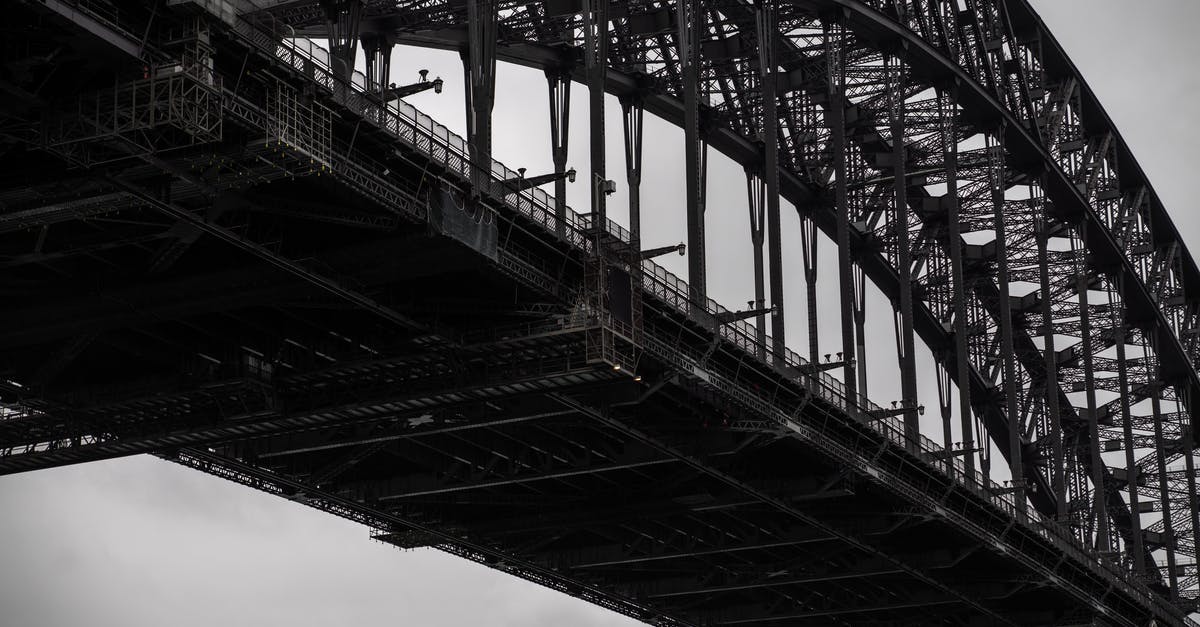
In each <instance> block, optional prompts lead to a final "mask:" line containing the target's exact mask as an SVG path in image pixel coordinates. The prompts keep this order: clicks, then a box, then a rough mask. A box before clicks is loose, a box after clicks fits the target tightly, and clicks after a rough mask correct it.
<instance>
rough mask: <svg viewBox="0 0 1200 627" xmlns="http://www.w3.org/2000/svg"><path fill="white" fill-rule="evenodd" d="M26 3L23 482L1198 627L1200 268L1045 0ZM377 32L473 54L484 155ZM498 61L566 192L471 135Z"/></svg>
mask: <svg viewBox="0 0 1200 627" xmlns="http://www.w3.org/2000/svg"><path fill="white" fill-rule="evenodd" d="M4 15H5V25H4V26H3V27H2V28H3V44H0V54H2V55H3V58H2V61H3V64H2V66H0V162H2V164H3V168H0V251H2V252H0V265H2V266H3V267H4V277H3V279H0V286H2V289H3V291H4V294H5V307H4V309H3V311H0V321H2V322H3V324H0V350H2V353H0V355H2V356H3V359H2V360H0V368H3V373H2V376H0V397H2V398H3V406H2V409H0V473H6V474H7V473H17V472H25V471H31V470H36V469H41V468H49V467H54V466H60V465H65V464H76V463H83V462H87V461H93V460H101V459H108V458H114V457H119V456H126V455H134V454H140V453H150V454H154V455H157V456H159V457H162V458H164V459H168V460H171V461H173V462H176V463H179V464H182V465H184V466H188V467H191V468H195V469H197V470H200V471H203V472H206V473H210V474H213V475H216V476H219V477H223V478H225V479H228V480H230V481H235V482H238V483H241V484H244V485H246V486H249V487H252V488H255V489H258V490H263V491H266V492H268V493H272V494H276V495H279V496H281V497H283V498H287V499H291V500H294V501H297V502H301V503H304V504H306V505H309V506H311V507H314V508H318V509H320V510H324V511H327V512H329V513H331V514H334V515H337V516H342V517H345V518H348V519H351V520H355V521H359V522H361V523H362V524H364V525H367V526H368V527H370V528H371V529H372V530H373V537H374V538H376V539H378V540H381V541H383V542H386V543H389V544H393V545H396V546H400V547H423V546H429V547H436V548H438V549H441V550H443V551H446V552H449V553H452V554H455V555H459V556H462V557H464V558H467V559H471V560H475V561H477V562H480V563H483V564H486V565H488V566H490V567H492V568H495V569H498V570H501V571H504V572H506V573H509V574H511V575H514V576H517V577H522V578H525V579H528V580H531V581H534V582H536V583H539V584H541V585H544V586H548V587H550V588H553V589H555V590H559V591H562V592H564V593H566V594H570V595H573V596H576V597H579V598H581V599H584V600H587V601H589V602H592V603H595V604H599V605H601V606H603V607H607V608H609V609H611V610H613V611H616V612H620V613H623V614H626V615H629V616H632V617H635V618H638V619H640V620H643V621H645V622H648V623H652V624H659V625H732V624H772V623H785V624H1015V625H1034V624H1047V625H1049V624H1055V625H1063V624H1072V625H1074V624H1104V625H1110V624H1111V625H1148V624H1159V625H1162V624H1184V623H1186V622H1187V621H1188V619H1187V618H1186V617H1187V615H1188V613H1190V612H1193V611H1195V610H1196V604H1197V596H1198V593H1200V586H1198V583H1197V566H1196V544H1195V530H1196V529H1197V528H1198V527H1200V518H1198V510H1197V503H1196V498H1195V494H1196V469H1195V467H1194V466H1195V459H1194V457H1195V455H1194V454H1195V449H1196V448H1197V444H1196V441H1195V438H1194V428H1193V426H1194V424H1195V418H1194V417H1195V416H1196V413H1195V407H1194V403H1195V402H1197V399H1200V396H1198V394H1197V392H1198V391H1200V379H1198V378H1197V369H1196V363H1197V361H1198V359H1200V336H1198V329H1200V272H1198V271H1197V266H1196V264H1195V262H1194V261H1193V259H1192V257H1191V256H1190V254H1189V253H1188V251H1187V249H1186V247H1185V246H1184V244H1183V242H1182V241H1181V239H1180V236H1179V233H1178V231H1177V230H1176V228H1175V226H1174V225H1173V224H1172V222H1171V220H1170V218H1169V217H1168V212H1167V210H1166V208H1164V207H1163V205H1162V204H1161V202H1160V201H1159V199H1158V197H1157V196H1156V195H1155V193H1154V191H1153V190H1152V189H1151V188H1150V186H1149V184H1148V182H1147V180H1146V177H1145V175H1144V173H1143V172H1142V171H1141V169H1140V168H1139V167H1138V164H1137V162H1136V161H1135V160H1134V158H1133V156H1132V155H1131V153H1130V151H1129V149H1128V147H1127V146H1126V144H1125V143H1124V142H1123V141H1122V139H1121V136H1120V135H1119V133H1118V132H1117V130H1116V129H1115V128H1114V127H1113V124H1112V122H1111V120H1110V119H1109V118H1108V117H1107V115H1106V114H1105V113H1104V110H1103V109H1102V108H1101V106H1100V104H1099V103H1098V102H1097V100H1096V97H1095V95H1094V94H1093V93H1092V92H1091V90H1090V89H1089V88H1088V86H1087V85H1086V84H1085V83H1084V81H1083V80H1082V79H1081V78H1080V75H1079V72H1078V71H1077V70H1076V69H1075V67H1074V66H1073V65H1072V63H1071V62H1070V60H1069V59H1068V58H1067V57H1066V55H1065V54H1064V53H1063V50H1062V49H1061V47H1060V46H1059V45H1058V44H1057V43H1056V42H1055V40H1054V38H1053V37H1052V36H1051V34H1050V33H1049V32H1048V31H1047V29H1046V27H1045V25H1044V24H1043V23H1042V22H1041V20H1040V19H1039V18H1038V16H1037V15H1036V14H1035V13H1034V11H1033V10H1032V9H1031V7H1030V6H1029V4H1028V2H1027V1H1026V0H755V1H753V2H752V1H750V0H704V1H700V0H634V1H631V2H621V3H607V2H603V1H598V0H541V1H529V2H510V1H508V0H448V1H442V0H322V1H320V2H317V1H312V0H293V1H283V2H276V1H270V0H257V1H255V2H251V1H250V0H243V1H240V2H238V1H234V0H159V1H157V2H150V3H135V2H120V1H117V0H27V1H23V2H17V1H14V0H9V1H7V2H5V5H4ZM318 44H324V45H318ZM396 44H404V45H418V46H427V47H434V48H440V49H445V50H452V51H453V50H456V51H459V52H460V53H461V56H462V60H463V67H464V70H465V85H466V86H467V89H466V93H467V98H466V103H465V106H466V113H467V119H468V129H469V132H468V133H467V137H466V138H462V137H459V136H458V135H456V134H454V133H451V132H449V131H448V130H447V129H446V128H445V127H444V126H442V125H441V124H439V123H438V122H437V121H435V120H433V119H431V118H430V117H428V116H427V115H425V114H423V113H421V112H420V111H418V110H417V109H415V108H414V107H413V106H411V105H410V104H409V103H408V102H406V101H405V100H404V98H406V97H409V96H412V95H414V94H417V93H420V92H424V91H428V90H436V91H440V90H441V86H442V83H441V82H440V80H428V79H427V78H426V77H424V76H422V78H421V80H420V81H418V82H414V83H411V84H406V85H399V86H397V85H396V84H395V83H393V82H392V73H391V68H390V65H391V58H392V54H391V53H392V49H393V46H394V45H396ZM360 49H361V54H362V55H363V56H364V57H365V68H366V72H365V73H360V72H356V71H355V70H354V68H355V60H356V57H357V55H358V54H359V50H360ZM498 61H503V62H509V63H517V64H521V65H525V66H530V67H534V68H539V69H544V70H545V74H546V77H547V83H548V93H549V102H550V116H549V120H548V122H549V126H550V129H551V137H552V141H551V143H552V146H550V147H549V148H550V150H551V153H552V156H553V162H554V164H555V168H554V171H552V172H547V173H536V175H529V176H527V175H526V172H525V171H524V169H522V170H519V171H514V170H512V169H509V168H508V167H506V166H504V165H503V164H501V163H499V162H497V161H495V160H493V159H492V157H491V155H492V146H491V137H492V132H491V130H492V116H491V111H492V108H493V103H494V101H495V97H496V94H497V93H498V91H499V90H501V89H503V85H502V84H499V85H498V84H497V81H496V64H497V62H498ZM575 82H579V83H581V84H582V85H583V86H584V88H585V89H586V97H587V99H588V101H589V102H590V107H589V108H588V111H589V115H590V119H589V128H590V133H591V135H590V140H589V142H588V143H589V147H588V149H589V151H590V155H591V167H590V171H589V172H583V173H578V177H579V178H580V179H582V180H581V181H579V182H577V183H575V184H576V185H584V186H587V188H588V189H589V190H590V206H589V207H588V208H587V210H586V211H584V212H577V211H575V210H573V209H572V208H570V207H568V206H567V203H566V189H567V186H568V185H569V184H570V183H571V181H574V180H575V178H576V176H577V173H575V172H574V171H573V170H571V171H568V170H567V162H568V146H567V139H566V137H567V134H566V133H567V132H566V129H567V127H568V124H569V114H570V111H571V107H570V102H571V100H570V91H571V89H572V84H573V83H575ZM606 94H608V95H615V96H616V97H617V98H619V100H620V103H621V105H622V109H623V119H622V120H619V121H610V122H612V123H613V128H616V127H620V130H619V131H617V132H620V133H622V134H623V137H624V139H625V147H626V150H625V156H626V159H625V162H624V163H623V164H618V165H617V167H613V168H609V167H607V164H606V163H605V154H604V139H605V136H606V135H605V134H606V130H605V122H606V121H605V119H604V113H603V110H604V107H603V102H604V98H605V97H606ZM541 98H542V96H538V100H541ZM645 113H649V114H651V115H653V116H658V117H660V118H663V119H665V120H667V121H669V122H671V123H673V124H675V125H677V126H679V127H681V128H682V131H683V132H682V135H683V137H684V140H685V141H684V145H683V147H682V152H683V154H684V161H685V168H684V169H685V185H686V187H685V189H686V198H685V199H684V201H685V202H686V205H685V206H686V208H687V209H686V212H687V213H686V215H687V222H686V225H687V229H686V242H685V244H686V245H685V246H681V247H679V248H675V247H669V248H665V249H646V248H644V247H643V246H642V245H641V223H642V221H641V207H640V202H639V199H640V186H641V183H642V172H643V167H642V121H643V116H644V114H645ZM610 132H611V131H610ZM710 152H716V153H720V154H722V155H724V156H725V157H728V158H729V159H731V160H733V161H734V162H736V163H737V164H740V165H742V166H744V167H745V169H746V172H747V184H748V189H749V194H748V196H749V211H750V217H751V220H750V222H751V229H750V231H751V232H750V233H749V236H750V242H751V244H752V249H753V251H754V259H755V266H754V268H755V272H754V276H753V284H754V290H755V295H756V300H755V301H752V302H751V303H750V304H749V306H748V307H747V308H746V309H745V310H739V311H731V310H728V309H726V308H724V307H722V306H721V305H719V304H718V303H716V302H714V301H713V300H711V299H710V298H709V297H708V292H707V290H706V280H705V270H706V268H707V267H710V266H712V264H713V262H712V260H708V259H706V247H705V243H706V235H705V230H704V226H705V206H706V190H707V188H708V185H707V180H706V178H707V155H708V154H709V153H710ZM621 167H623V168H624V170H625V176H624V177H623V178H622V177H619V176H616V175H614V174H612V172H615V171H617V170H619V169H620V168H621ZM616 179H620V186H621V187H622V190H621V192H622V193H627V194H628V199H629V221H628V228H625V227H622V226H620V225H618V224H617V223H615V222H613V221H611V220H609V219H608V211H607V208H606V198H607V196H608V194H609V193H610V192H611V191H612V190H613V188H615V187H616V186H617V183H615V182H614V181H615V180H616ZM551 184H552V185H551ZM543 187H547V188H551V187H552V189H551V190H550V191H545V190H543ZM781 198H782V199H784V200H786V201H787V202H788V203H789V204H790V205H791V206H793V207H795V208H796V211H797V212H798V213H799V223H800V225H801V227H800V230H801V233H799V239H800V241H801V244H802V249H803V250H802V252H803V258H804V262H803V267H800V268H790V267H785V265H784V263H783V255H782V250H781V249H782V247H783V243H782V242H783V238H784V233H783V232H782V228H781V216H780V213H781ZM716 210H718V209H716V208H714V211H716ZM720 210H724V209H720ZM788 210H789V211H790V209H788ZM822 240H825V241H826V242H827V243H826V246H828V245H830V244H829V243H828V242H830V241H832V246H833V248H834V249H835V250H836V255H837V260H836V264H835V265H834V267H833V268H832V269H828V270H823V271H822V272H818V269H817V263H816V260H817V256H818V247H819V246H820V242H821V241H822ZM677 250H678V251H680V252H683V253H684V254H686V257H687V268H688V273H687V274H688V276H687V281H686V282H685V281H684V280H682V279H681V278H679V277H677V276H675V275H673V274H671V273H670V272H668V271H666V270H665V269H664V268H663V267H661V266H660V265H658V264H657V263H656V262H655V258H656V257H657V256H658V255H660V254H663V253H667V252H675V251H677ZM791 272H794V273H797V274H796V275H795V276H797V277H799V279H798V280H795V281H789V282H787V283H786V284H787V285H791V284H793V283H794V284H795V285H803V286H804V288H805V289H806V293H805V294H804V295H803V298H800V297H793V300H794V301H795V302H805V303H807V305H808V316H807V321H808V325H807V328H802V329H799V330H796V329H789V330H788V331H790V332H791V334H792V335H791V337H793V338H803V340H804V342H803V344H804V345H806V346H807V354H806V355H799V354H796V353H794V352H792V351H791V350H789V349H788V346H789V343H788V341H787V339H786V338H787V337H789V336H788V335H786V334H785V328H784V327H785V325H784V320H785V319H786V318H785V311H784V306H785V298H784V287H785V281H784V277H785V274H788V273H791ZM818 279H823V280H824V281H826V282H829V283H830V284H831V285H834V286H836V288H837V294H838V298H836V299H835V300H833V301H832V302H829V303H827V304H826V307H829V308H833V309H835V310H836V311H837V312H838V313H839V314H840V315H839V321H840V325H839V327H838V328H837V329H828V328H826V329H821V328H820V325H819V324H818V323H817V320H818V316H817V315H816V311H817V294H818V292H817V285H818ZM868 287H870V289H872V290H878V291H880V292H881V293H883V294H884V295H885V296H886V298H887V300H888V301H890V303H891V305H892V308H891V310H888V311H885V312H878V311H873V312H868V311H867V310H868V307H867V302H868V300H867V299H866V298H865V296H864V294H865V292H866V290H867V288H868ZM881 315H882V316H883V317H885V318H890V320H889V324H893V323H894V326H895V337H896V349H895V352H894V354H895V355H897V363H896V366H895V368H894V369H892V370H891V371H890V372H891V374H892V375H893V377H894V379H895V380H897V381H898V382H899V386H898V387H899V389H901V390H902V396H901V398H900V399H899V400H898V401H897V402H893V403H891V404H890V406H880V405H876V404H874V403H872V402H871V401H870V400H868V394H867V392H868V383H870V382H869V381H868V377H867V368H866V367H865V363H866V360H867V359H868V358H870V354H869V353H868V346H867V345H866V341H865V330H864V329H865V328H866V327H867V326H868V324H869V320H870V319H873V317H877V316H881ZM768 332H769V335H768ZM918 340H920V342H922V343H923V345H924V347H927V349H928V350H929V351H930V352H931V353H932V355H933V358H934V359H935V360H936V362H937V367H936V368H935V372H933V373H931V375H932V376H935V377H936V379H937V384H938V391H939V393H938V395H937V398H930V399H926V398H919V394H918V389H919V387H920V386H919V378H920V377H919V374H920V373H919V372H918V367H917V357H916V354H917V341H918ZM793 344H795V345H801V344H802V342H793ZM821 346H824V347H826V350H830V349H829V348H828V347H830V346H832V347H835V349H834V350H836V349H840V352H839V353H838V357H837V359H836V360H832V359H830V358H829V357H826V358H825V359H824V360H822V359H820V352H819V347H821ZM872 350H873V349H872ZM923 350H924V349H923ZM888 354H891V353H888ZM875 358H876V359H878V357H875ZM926 404H927V405H928V406H929V412H928V413H929V416H928V417H926V418H925V419H924V420H925V421H926V424H934V425H937V428H934V429H932V432H931V433H930V434H923V433H922V431H921V426H922V414H924V413H925V405H926ZM993 477H1004V478H1007V481H1005V482H1004V483H998V482H996V481H994V480H993V479H992V478H993Z"/></svg>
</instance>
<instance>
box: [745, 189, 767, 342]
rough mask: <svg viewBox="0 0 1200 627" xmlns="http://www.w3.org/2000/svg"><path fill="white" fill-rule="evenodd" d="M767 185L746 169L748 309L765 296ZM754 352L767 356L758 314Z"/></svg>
mask: <svg viewBox="0 0 1200 627" xmlns="http://www.w3.org/2000/svg"><path fill="white" fill-rule="evenodd" d="M766 188H767V186H766V183H765V182H764V181H763V179H762V177H761V176H759V175H758V173H757V172H755V171H753V170H751V169H749V168H747V169H746V197H747V198H746V206H747V207H749V209H750V248H751V257H752V258H753V260H754V301H753V302H752V303H751V306H750V307H749V308H750V309H754V308H761V307H762V305H763V299H764V298H765V297H766V295H765V291H766V288H765V287H764V284H765V281H764V278H763V240H764V239H765V233H764V230H765V228H766V223H765V217H766V215H765V214H766V195H767V189H766ZM755 325H756V328H755V337H754V339H755V344H756V345H757V346H756V352H757V354H758V356H759V358H760V359H766V357H767V354H766V353H767V316H766V315H765V314H759V315H758V316H757V318H756V320H755Z"/></svg>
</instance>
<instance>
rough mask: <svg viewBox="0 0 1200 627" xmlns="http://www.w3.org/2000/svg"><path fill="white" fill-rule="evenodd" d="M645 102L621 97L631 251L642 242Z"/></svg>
mask: <svg viewBox="0 0 1200 627" xmlns="http://www.w3.org/2000/svg"><path fill="white" fill-rule="evenodd" d="M645 110H646V107H645V102H644V101H643V100H642V96H641V94H630V95H627V96H622V97H621V112H622V113H623V114H624V115H623V117H624V121H625V179H626V182H627V184H628V185H629V233H630V236H631V238H632V239H633V242H632V243H633V249H634V250H635V251H636V250H641V242H642V114H643V113H644V112H645Z"/></svg>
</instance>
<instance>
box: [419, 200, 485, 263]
mask: <svg viewBox="0 0 1200 627" xmlns="http://www.w3.org/2000/svg"><path fill="white" fill-rule="evenodd" d="M467 204H468V203H466V202H465V201H464V200H463V197H462V195H461V194H459V193H458V192H455V191H445V190H441V191H436V192H434V193H432V194H430V198H429V223H430V224H431V225H433V228H435V229H437V230H438V232H440V233H442V234H443V235H448V236H450V237H451V238H453V239H456V240H458V241H460V242H462V243H464V244H466V245H467V246H470V247H471V248H474V249H475V250H477V251H479V252H481V253H483V254H484V255H486V256H487V257H488V258H489V259H492V260H495V259H496V258H497V253H496V246H497V241H498V240H499V230H498V229H497V227H496V216H495V215H493V214H492V212H491V210H489V209H487V208H486V207H482V206H476V207H475V211H474V212H472V211H471V210H470V209H469V208H468V207H467Z"/></svg>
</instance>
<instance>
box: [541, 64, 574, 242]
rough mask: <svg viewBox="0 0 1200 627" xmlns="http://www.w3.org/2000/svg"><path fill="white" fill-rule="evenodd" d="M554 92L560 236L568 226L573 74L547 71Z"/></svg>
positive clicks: (552, 150)
mask: <svg viewBox="0 0 1200 627" xmlns="http://www.w3.org/2000/svg"><path fill="white" fill-rule="evenodd" d="M546 81H547V82H548V83H549V92H550V156H551V158H552V159H553V160H554V173H555V174H556V175H558V176H556V177H555V179H554V222H555V225H556V226H555V229H556V230H557V231H558V234H559V235H560V236H561V235H565V234H566V224H567V181H566V179H565V178H563V173H564V172H566V171H567V140H568V139H569V138H570V135H571V133H570V119H571V74H570V72H569V71H568V70H564V69H562V68H558V67H553V68H547V69H546Z"/></svg>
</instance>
